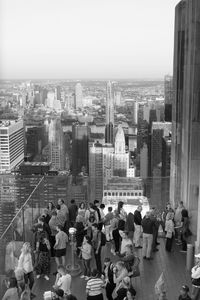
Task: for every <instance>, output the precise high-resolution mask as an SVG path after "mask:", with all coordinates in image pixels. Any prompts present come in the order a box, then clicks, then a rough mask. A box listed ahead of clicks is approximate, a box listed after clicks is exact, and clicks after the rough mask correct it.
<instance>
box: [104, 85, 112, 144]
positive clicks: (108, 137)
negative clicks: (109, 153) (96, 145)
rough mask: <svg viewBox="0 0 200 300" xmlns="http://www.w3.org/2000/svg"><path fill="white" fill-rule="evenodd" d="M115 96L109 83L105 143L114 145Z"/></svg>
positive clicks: (107, 88)
mask: <svg viewBox="0 0 200 300" xmlns="http://www.w3.org/2000/svg"><path fill="white" fill-rule="evenodd" d="M113 132H114V96H113V91H112V83H111V82H110V81H109V82H108V83H107V87H106V128H105V142H106V143H111V144H113V142H114V135H113Z"/></svg>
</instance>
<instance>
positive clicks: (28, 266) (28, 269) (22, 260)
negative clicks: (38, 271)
mask: <svg viewBox="0 0 200 300" xmlns="http://www.w3.org/2000/svg"><path fill="white" fill-rule="evenodd" d="M31 253H32V250H31V245H30V243H28V242H26V243H24V244H23V246H22V249H21V254H20V257H19V261H18V266H17V269H18V270H23V272H24V280H25V283H26V284H29V289H30V291H31V290H32V288H33V284H34V275H33V260H32V255H31ZM23 289H24V288H23ZM31 296H32V297H34V296H35V295H34V294H33V293H31Z"/></svg>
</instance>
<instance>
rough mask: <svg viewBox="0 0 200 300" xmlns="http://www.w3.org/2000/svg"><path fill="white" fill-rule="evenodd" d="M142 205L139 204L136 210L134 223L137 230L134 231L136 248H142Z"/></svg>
mask: <svg viewBox="0 0 200 300" xmlns="http://www.w3.org/2000/svg"><path fill="white" fill-rule="evenodd" d="M141 211H142V206H141V205H139V206H138V207H137V209H136V210H135V212H134V225H135V232H134V242H135V248H142V246H141V245H140V237H141V232H142V215H141Z"/></svg>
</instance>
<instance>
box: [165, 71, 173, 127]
mask: <svg viewBox="0 0 200 300" xmlns="http://www.w3.org/2000/svg"><path fill="white" fill-rule="evenodd" d="M164 93H165V121H166V122H171V121H172V103H173V97H174V92H173V77H172V76H170V75H166V76H165V79H164Z"/></svg>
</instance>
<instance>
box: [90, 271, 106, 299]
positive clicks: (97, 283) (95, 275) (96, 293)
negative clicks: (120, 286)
mask: <svg viewBox="0 0 200 300" xmlns="http://www.w3.org/2000/svg"><path fill="white" fill-rule="evenodd" d="M103 286H104V282H103V280H102V279H101V278H99V272H98V270H96V269H94V270H93V271H92V277H91V278H90V279H89V280H88V282H87V285H86V295H87V300H103V292H102V288H103Z"/></svg>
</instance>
